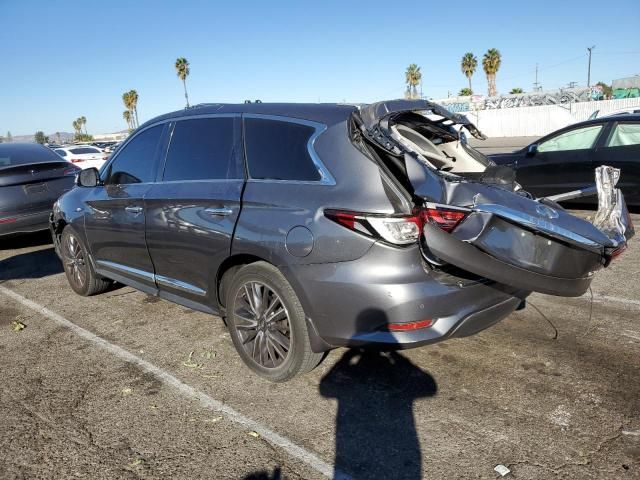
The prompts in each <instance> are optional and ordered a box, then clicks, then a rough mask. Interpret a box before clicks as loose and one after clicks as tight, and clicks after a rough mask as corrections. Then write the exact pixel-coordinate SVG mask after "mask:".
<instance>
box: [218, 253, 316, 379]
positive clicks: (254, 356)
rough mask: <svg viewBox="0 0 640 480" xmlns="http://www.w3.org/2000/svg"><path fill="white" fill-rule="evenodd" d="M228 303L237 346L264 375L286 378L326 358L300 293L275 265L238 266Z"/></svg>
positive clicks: (229, 292) (233, 336)
mask: <svg viewBox="0 0 640 480" xmlns="http://www.w3.org/2000/svg"><path fill="white" fill-rule="evenodd" d="M225 305H226V313H227V324H228V327H229V333H230V335H231V340H232V341H233V345H234V346H235V348H236V350H237V352H238V354H239V355H240V358H242V360H243V361H244V363H245V364H246V365H247V366H248V367H249V368H250V369H251V370H253V371H254V372H256V373H257V374H258V375H260V376H261V377H262V378H265V379H267V380H270V381H272V382H284V381H287V380H290V379H291V378H293V377H295V376H296V375H300V374H303V373H306V372H309V371H311V370H313V369H314V368H315V367H316V366H317V365H318V364H319V363H320V361H321V360H322V359H323V357H324V355H323V353H315V352H313V351H312V350H311V343H310V341H309V332H308V330H307V323H306V319H305V313H304V310H303V309H302V305H301V304H300V300H299V299H298V296H297V295H296V293H295V292H294V291H293V288H291V285H290V284H289V282H287V280H286V279H285V278H284V275H282V273H281V272H280V270H278V269H277V268H276V267H274V266H273V265H271V264H269V263H266V262H256V263H252V264H249V265H247V266H245V267H242V268H241V269H240V270H238V272H237V273H236V275H235V276H234V277H233V280H232V281H231V285H230V286H229V288H228V290H227V298H226V303H225Z"/></svg>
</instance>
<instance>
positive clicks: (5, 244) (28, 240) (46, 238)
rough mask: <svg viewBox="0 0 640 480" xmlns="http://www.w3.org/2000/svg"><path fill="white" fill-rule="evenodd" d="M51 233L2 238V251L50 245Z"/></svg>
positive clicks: (43, 231)
mask: <svg viewBox="0 0 640 480" xmlns="http://www.w3.org/2000/svg"><path fill="white" fill-rule="evenodd" d="M52 243H53V242H52V241H51V233H50V232H49V230H42V231H40V232H33V233H22V234H15V235H9V236H7V237H0V251H2V250H15V249H18V248H27V247H38V246H40V245H50V244H52Z"/></svg>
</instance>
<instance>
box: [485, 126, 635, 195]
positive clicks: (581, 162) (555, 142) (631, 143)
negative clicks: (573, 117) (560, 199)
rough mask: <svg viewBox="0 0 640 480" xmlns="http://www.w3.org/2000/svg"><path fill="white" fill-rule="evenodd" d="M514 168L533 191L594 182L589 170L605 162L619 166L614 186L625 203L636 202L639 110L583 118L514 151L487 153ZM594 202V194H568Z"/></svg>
mask: <svg viewBox="0 0 640 480" xmlns="http://www.w3.org/2000/svg"><path fill="white" fill-rule="evenodd" d="M490 158H491V160H493V161H494V162H496V163H497V164H500V165H510V166H511V167H513V168H514V169H515V170H516V180H517V181H518V183H520V184H521V185H522V186H523V188H524V189H525V190H527V191H528V192H530V193H532V194H533V195H536V196H538V197H546V196H549V195H556V194H559V193H564V192H567V191H570V190H576V189H579V188H581V187H584V186H587V185H591V184H593V170H594V168H595V167H597V166H599V165H610V166H612V167H615V168H619V169H620V170H621V176H620V181H619V182H618V187H619V188H620V189H621V190H622V193H623V194H624V196H625V199H626V201H627V203H628V204H629V205H635V206H639V205H640V115H637V114H633V115H631V114H630V115H624V116H612V117H602V118H597V119H595V120H587V121H586V122H580V123H576V124H573V125H570V126H568V127H565V128H562V129H560V130H558V131H556V132H553V133H550V134H549V135H547V136H546V137H542V138H541V139H540V140H538V141H536V142H535V143H532V144H531V145H528V146H526V147H524V148H523V149H521V150H518V151H517V152H513V153H503V154H496V155H491V156H490ZM573 201H575V202H579V203H596V202H597V197H595V196H587V197H582V198H577V199H575V200H573Z"/></svg>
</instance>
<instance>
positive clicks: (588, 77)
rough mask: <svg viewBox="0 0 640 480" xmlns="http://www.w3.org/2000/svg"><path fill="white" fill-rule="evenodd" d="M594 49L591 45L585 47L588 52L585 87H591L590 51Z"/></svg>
mask: <svg viewBox="0 0 640 480" xmlns="http://www.w3.org/2000/svg"><path fill="white" fill-rule="evenodd" d="M594 48H596V46H595V45H593V46H592V47H587V50H588V51H589V69H588V70H587V87H590V86H591V50H593V49H594Z"/></svg>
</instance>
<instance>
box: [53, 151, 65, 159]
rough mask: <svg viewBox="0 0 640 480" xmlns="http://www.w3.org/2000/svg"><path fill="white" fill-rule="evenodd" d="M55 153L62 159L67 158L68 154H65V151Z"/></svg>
mask: <svg viewBox="0 0 640 480" xmlns="http://www.w3.org/2000/svg"><path fill="white" fill-rule="evenodd" d="M55 152H56V153H57V154H58V155H60V156H61V157H66V156H67V152H65V151H64V150H56V151H55Z"/></svg>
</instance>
